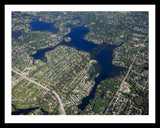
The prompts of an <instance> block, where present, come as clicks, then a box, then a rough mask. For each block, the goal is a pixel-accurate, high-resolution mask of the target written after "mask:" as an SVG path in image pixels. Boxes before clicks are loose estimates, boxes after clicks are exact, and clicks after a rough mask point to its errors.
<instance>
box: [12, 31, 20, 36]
mask: <svg viewBox="0 0 160 128" xmlns="http://www.w3.org/2000/svg"><path fill="white" fill-rule="evenodd" d="M19 36H21V31H20V30H16V31H12V37H15V38H18V37H19Z"/></svg>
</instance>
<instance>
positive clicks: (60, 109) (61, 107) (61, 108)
mask: <svg viewBox="0 0 160 128" xmlns="http://www.w3.org/2000/svg"><path fill="white" fill-rule="evenodd" d="M12 71H13V72H14V73H16V74H18V75H20V76H21V77H23V78H24V79H26V80H28V81H30V82H32V83H34V84H36V85H38V86H40V87H41V88H43V89H45V90H47V91H51V92H52V93H53V94H54V95H55V96H56V98H57V99H58V101H59V103H60V107H59V111H60V113H61V115H66V113H65V110H64V107H63V104H62V101H61V98H60V97H59V95H58V94H57V93H56V92H55V91H54V90H51V89H48V88H46V87H44V86H43V85H41V84H40V83H37V82H36V81H34V80H32V79H31V78H28V77H26V76H25V75H23V74H22V73H19V72H18V71H16V70H15V69H13V68H12Z"/></svg>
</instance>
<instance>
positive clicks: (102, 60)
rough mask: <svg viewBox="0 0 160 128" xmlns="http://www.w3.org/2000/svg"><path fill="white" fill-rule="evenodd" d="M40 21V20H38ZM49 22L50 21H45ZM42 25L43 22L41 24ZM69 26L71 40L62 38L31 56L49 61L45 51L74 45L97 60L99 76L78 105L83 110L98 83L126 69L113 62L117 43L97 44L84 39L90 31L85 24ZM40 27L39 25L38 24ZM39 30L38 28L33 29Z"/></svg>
mask: <svg viewBox="0 0 160 128" xmlns="http://www.w3.org/2000/svg"><path fill="white" fill-rule="evenodd" d="M37 22H38V21H37ZM45 24H48V23H45ZM45 24H44V23H43V30H45V29H44V28H45ZM39 25H41V24H39ZM66 26H67V27H70V28H71V32H70V33H69V34H67V35H65V37H71V41H70V42H65V40H62V42H60V43H59V44H58V45H56V46H54V47H48V48H44V49H39V50H37V53H35V54H31V56H32V57H33V58H34V59H40V60H41V61H43V62H47V57H46V56H45V52H48V51H50V50H54V49H55V48H56V47H58V46H60V45H65V46H68V47H74V48H76V49H77V50H79V51H85V52H88V53H90V55H91V57H92V59H95V60H97V62H98V64H97V65H96V66H98V68H97V67H96V69H97V70H96V72H97V73H99V76H98V77H96V78H95V85H94V86H93V88H92V91H91V92H90V94H89V95H88V96H87V97H84V98H83V99H82V103H81V104H79V105H78V108H79V109H81V110H84V109H85V108H86V106H87V105H88V104H89V100H91V99H93V98H94V96H95V91H96V89H97V86H98V84H99V83H100V82H101V81H103V80H105V79H108V78H112V77H115V76H116V75H119V73H120V71H122V70H124V69H125V68H123V67H118V66H114V65H113V64H112V59H113V56H112V54H113V49H114V48H116V47H118V46H115V45H110V44H108V45H106V43H107V42H104V43H103V44H95V43H93V42H90V41H87V40H85V39H84V37H85V35H86V34H88V33H89V29H88V28H87V27H84V26H78V27H76V26H73V25H71V24H69V25H66ZM38 27H39V26H38ZM47 28H48V25H46V30H47ZM33 30H37V28H34V29H32V31H33ZM98 47H101V48H102V47H103V49H101V50H100V52H99V53H98V54H96V53H94V52H93V49H95V48H98Z"/></svg>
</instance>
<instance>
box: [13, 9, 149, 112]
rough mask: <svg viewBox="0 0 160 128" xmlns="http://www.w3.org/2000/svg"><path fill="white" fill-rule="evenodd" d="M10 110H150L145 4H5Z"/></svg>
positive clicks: (147, 23)
mask: <svg viewBox="0 0 160 128" xmlns="http://www.w3.org/2000/svg"><path fill="white" fill-rule="evenodd" d="M11 34H12V36H11V45H12V48H11V54H12V55H11V62H12V63H11V103H10V104H11V115H149V114H150V113H149V70H150V69H149V13H148V11H12V12H11Z"/></svg>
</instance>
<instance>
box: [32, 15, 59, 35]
mask: <svg viewBox="0 0 160 128" xmlns="http://www.w3.org/2000/svg"><path fill="white" fill-rule="evenodd" d="M55 23H56V22H54V23H45V22H42V21H39V19H38V18H33V19H32V21H31V22H30V24H29V25H30V29H31V30H32V31H50V32H52V33H57V32H58V30H59V29H57V28H55V27H54V24H55Z"/></svg>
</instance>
